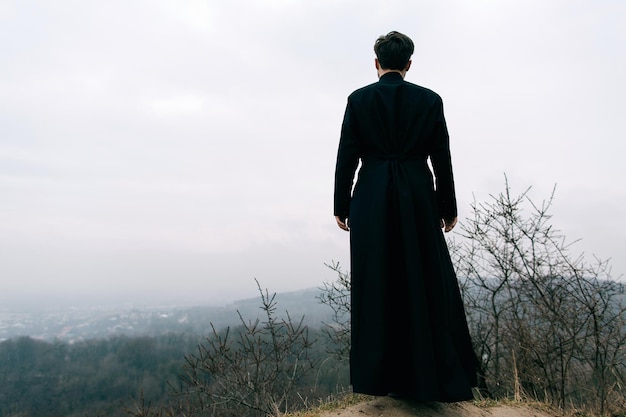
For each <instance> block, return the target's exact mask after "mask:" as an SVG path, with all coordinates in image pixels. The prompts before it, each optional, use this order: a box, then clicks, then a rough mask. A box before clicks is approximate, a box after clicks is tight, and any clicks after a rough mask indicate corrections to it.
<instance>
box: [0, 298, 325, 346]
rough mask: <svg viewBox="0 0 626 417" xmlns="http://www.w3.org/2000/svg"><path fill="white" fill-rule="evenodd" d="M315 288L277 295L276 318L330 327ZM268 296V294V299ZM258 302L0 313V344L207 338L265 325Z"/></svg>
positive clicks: (246, 300) (242, 301)
mask: <svg viewBox="0 0 626 417" xmlns="http://www.w3.org/2000/svg"><path fill="white" fill-rule="evenodd" d="M319 293H320V290H319V289H318V288H309V289H304V290H299V291H293V292H287V293H281V294H277V295H276V301H277V306H276V315H277V316H278V317H286V314H285V312H286V311H287V312H289V315H290V316H291V318H292V319H293V320H296V319H297V320H299V319H300V318H301V317H302V316H304V317H305V322H306V324H307V325H309V326H311V327H319V326H320V325H321V323H322V322H325V321H329V320H330V316H331V311H330V309H329V308H328V307H327V306H325V305H322V304H320V303H319V300H318V299H317V296H318V295H319ZM270 295H271V294H270ZM260 305H261V302H260V297H255V298H249V299H244V300H239V301H235V302H234V303H232V304H229V305H227V306H221V307H218V306H148V307H125V308H122V307H116V308H110V307H109V308H106V307H94V308H84V309H77V308H68V309H66V310H64V309H56V310H54V311H44V312H42V311H33V312H23V311H22V312H11V311H3V312H0V341H2V340H7V339H11V338H15V337H18V336H30V337H33V338H37V339H42V340H49V341H51V340H60V341H65V342H75V341H80V340H88V339H97V338H105V337H109V336H114V335H128V336H156V335H159V334H165V333H190V334H200V335H202V334H207V335H208V334H209V332H210V329H211V327H210V325H211V323H213V325H214V326H215V327H216V328H218V329H220V328H225V327H227V326H236V325H238V324H240V323H241V322H240V319H239V316H238V314H237V311H239V312H240V313H241V315H242V317H243V318H244V319H245V320H255V319H257V318H259V319H260V320H261V321H263V317H262V314H263V311H262V310H261V308H260Z"/></svg>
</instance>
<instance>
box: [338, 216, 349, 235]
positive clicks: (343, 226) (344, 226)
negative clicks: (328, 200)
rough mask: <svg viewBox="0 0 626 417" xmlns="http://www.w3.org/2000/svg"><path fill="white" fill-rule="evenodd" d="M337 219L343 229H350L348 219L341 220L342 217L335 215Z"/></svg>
mask: <svg viewBox="0 0 626 417" xmlns="http://www.w3.org/2000/svg"><path fill="white" fill-rule="evenodd" d="M335 220H336V221H337V226H339V228H340V229H341V230H345V231H346V232H348V231H350V228H349V227H348V219H346V220H345V221H343V220H341V217H339V216H335Z"/></svg>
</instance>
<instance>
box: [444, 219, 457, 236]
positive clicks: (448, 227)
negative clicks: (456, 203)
mask: <svg viewBox="0 0 626 417" xmlns="http://www.w3.org/2000/svg"><path fill="white" fill-rule="evenodd" d="M457 220H458V217H455V218H454V219H452V220H444V219H441V228H442V229H443V231H444V232H446V233H448V232H449V231H450V230H452V229H454V226H456V222H457Z"/></svg>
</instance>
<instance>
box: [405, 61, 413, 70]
mask: <svg viewBox="0 0 626 417" xmlns="http://www.w3.org/2000/svg"><path fill="white" fill-rule="evenodd" d="M411 62H413V61H411V60H410V59H409V62H407V63H406V68H405V69H404V70H405V71H408V70H409V68H411Z"/></svg>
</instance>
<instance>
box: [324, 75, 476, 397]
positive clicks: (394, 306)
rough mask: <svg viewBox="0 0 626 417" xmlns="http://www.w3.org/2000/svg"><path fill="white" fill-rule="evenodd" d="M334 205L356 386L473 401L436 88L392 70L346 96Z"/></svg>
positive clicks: (450, 182) (446, 148)
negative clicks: (342, 244)
mask: <svg viewBox="0 0 626 417" xmlns="http://www.w3.org/2000/svg"><path fill="white" fill-rule="evenodd" d="M428 158H430V161H431V165H432V167H433V170H434V174H435V181H436V187H435V184H433V175H432V173H431V171H430V168H429V167H428V165H427V159H428ZM359 160H360V161H361V164H362V165H361V168H360V170H359V173H358V179H357V182H356V185H355V186H354V190H352V184H353V179H354V175H355V171H356V168H357V166H358V162H359ZM334 211H335V215H336V216H340V217H341V218H342V219H345V218H348V219H349V226H350V256H351V265H350V268H351V274H352V282H351V285H352V293H351V303H352V306H351V307H352V313H351V314H352V317H351V323H352V335H351V338H352V345H351V352H350V376H351V384H352V386H353V390H354V391H355V392H360V393H365V394H370V395H387V394H388V393H399V394H403V395H408V396H410V397H412V398H414V399H416V400H420V401H443V402H451V401H462V400H467V399H471V398H472V393H471V387H472V386H475V385H476V373H475V369H476V360H475V356H474V352H473V349H472V344H471V340H470V336H469V332H468V329H467V323H466V319H465V312H464V309H463V303H462V300H461V296H460V293H459V288H458V282H457V279H456V275H455V272H454V269H453V266H452V263H451V261H450V255H449V253H448V248H447V246H446V242H445V239H444V237H443V233H442V230H441V227H440V220H441V219H442V218H443V219H453V218H455V217H456V215H457V208H456V198H455V193H454V181H453V176H452V166H451V160H450V150H449V140H448V131H447V128H446V122H445V119H444V115H443V104H442V101H441V98H440V97H439V96H438V95H437V94H436V93H434V92H433V91H431V90H428V89H426V88H423V87H420V86H417V85H415V84H411V83H409V82H406V81H404V79H403V78H402V76H401V75H400V74H399V73H395V72H392V73H387V74H385V75H383V76H382V77H381V78H380V79H379V81H378V82H376V83H374V84H371V85H369V86H366V87H363V88H361V89H359V90H356V91H355V92H354V93H352V94H351V95H350V96H349V97H348V104H347V107H346V112H345V116H344V120H343V124H342V129H341V139H340V142H339V151H338V155H337V166H336V173H335V203H334Z"/></svg>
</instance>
